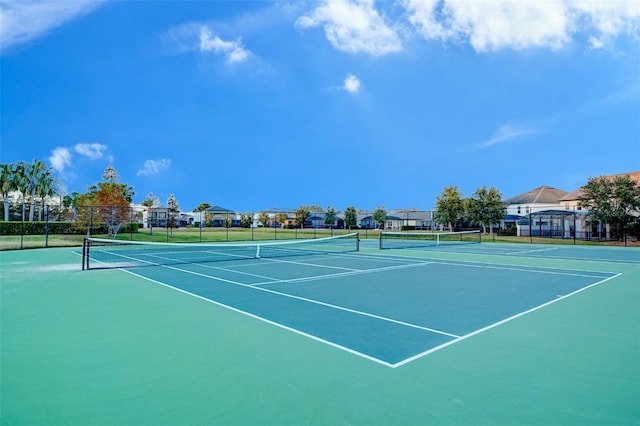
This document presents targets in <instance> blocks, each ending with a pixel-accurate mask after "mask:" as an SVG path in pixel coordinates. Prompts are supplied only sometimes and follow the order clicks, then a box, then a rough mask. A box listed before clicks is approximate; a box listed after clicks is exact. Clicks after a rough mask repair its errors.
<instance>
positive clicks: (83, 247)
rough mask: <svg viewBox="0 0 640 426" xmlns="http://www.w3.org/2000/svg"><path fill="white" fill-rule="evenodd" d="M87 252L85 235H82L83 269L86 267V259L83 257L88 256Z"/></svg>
mask: <svg viewBox="0 0 640 426" xmlns="http://www.w3.org/2000/svg"><path fill="white" fill-rule="evenodd" d="M88 252H89V248H88V247H87V237H84V238H83V239H82V270H83V271H84V270H85V269H86V267H85V262H86V260H85V259H87V257H88V256H87V255H88Z"/></svg>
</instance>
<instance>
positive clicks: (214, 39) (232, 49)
mask: <svg viewBox="0 0 640 426" xmlns="http://www.w3.org/2000/svg"><path fill="white" fill-rule="evenodd" d="M200 51H201V52H209V51H212V52H214V53H219V54H223V55H225V57H226V59H227V62H228V63H231V64H234V63H238V62H244V61H246V60H247V59H248V58H249V55H250V53H251V52H250V51H249V50H247V49H245V48H244V47H243V46H242V40H241V39H237V40H234V41H225V40H222V39H221V38H220V37H218V36H213V33H212V32H211V30H210V29H209V27H207V26H204V27H202V28H201V29H200Z"/></svg>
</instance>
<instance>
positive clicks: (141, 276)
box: [121, 269, 393, 368]
mask: <svg viewBox="0 0 640 426" xmlns="http://www.w3.org/2000/svg"><path fill="white" fill-rule="evenodd" d="M121 270H122V271H124V272H126V273H128V274H131V275H134V276H136V277H139V278H142V279H144V280H147V281H150V282H152V283H154V284H159V285H161V286H164V287H167V288H169V289H171V290H175V291H178V292H180V293H183V294H187V295H189V296H192V297H195V298H197V299H200V300H203V301H205V302H209V303H213V304H214V305H217V306H220V307H222V308H225V309H229V310H231V311H233V312H237V313H239V314H243V315H246V316H248V317H250V318H254V319H257V320H259V321H262V322H265V323H267V324H270V325H273V326H276V327H278V328H281V329H283V330H287V331H290V332H292V333H296V334H298V335H300V336H304V337H307V338H309V339H311V340H315V341H317V342H320V343H324V344H325V345H329V346H332V347H334V348H337V349H341V350H343V351H345V352H349V353H351V354H353V355H357V356H359V357H361V358H365V359H368V360H369V361H373V362H375V363H378V364H382V365H384V366H386V367H391V368H393V364H391V363H389V362H386V361H383V360H381V359H378V358H375V357H372V356H371V355H367V354H364V353H362V352H358V351H356V350H354V349H351V348H348V347H346V346H342V345H339V344H337V343H335V342H332V341H329V340H325V339H323V338H321V337H318V336H314V335H313V334H309V333H305V332H304V331H302V330H298V329H296V328H293V327H289V326H286V325H284V324H280V323H279V322H275V321H272V320H269V319H267V318H264V317H261V316H259V315H256V314H252V313H251V312H247V311H244V310H242V309H238V308H235V307H233V306H230V305H227V304H224V303H221V302H218V301H215V300H212V299H208V298H206V297H204V296H200V295H198V294H195V293H191V292H189V291H187V290H183V289H181V288H178V287H174V286H172V285H171V284H167V283H163V282H162V281H158V280H154V279H153V278H149V277H145V276H144V275H140V274H137V273H135V272H132V271H130V270H127V269H121Z"/></svg>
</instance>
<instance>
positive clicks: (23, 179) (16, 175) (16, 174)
mask: <svg viewBox="0 0 640 426" xmlns="http://www.w3.org/2000/svg"><path fill="white" fill-rule="evenodd" d="M28 167H29V165H28V164H27V163H25V162H24V161H18V162H17V163H14V165H13V179H12V182H13V190H14V191H17V192H19V193H20V198H21V200H22V220H24V219H25V203H26V201H27V198H26V197H27V191H28V189H29V179H28V178H27V169H28Z"/></svg>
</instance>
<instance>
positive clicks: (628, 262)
mask: <svg viewBox="0 0 640 426" xmlns="http://www.w3.org/2000/svg"><path fill="white" fill-rule="evenodd" d="M487 244H494V243H487ZM496 244H500V243H496ZM465 247H477V245H467V246H465ZM484 247H487V246H486V245H485V246H484ZM562 247H563V246H561V247H551V248H550V250H559V249H561V248H562ZM569 247H573V246H569ZM585 247H587V246H585ZM432 248H433V249H432ZM446 248H458V247H455V246H446V247H438V246H432V247H429V250H425V249H422V250H420V249H410V248H405V249H390V250H396V251H398V250H402V251H406V252H413V253H417V254H420V253H422V254H426V253H430V252H435V253H443V254H452V253H454V254H462V255H479V256H503V257H514V258H523V259H551V260H570V261H574V262H595V263H610V264H613V265H619V264H623V265H625V264H626V265H638V264H640V262H634V261H632V260H617V259H602V258H587V257H553V256H520V255H514V254H512V253H487V252H479V253H473V252H468V251H462V252H461V251H453V250H446ZM597 248H603V247H597ZM388 256H402V255H394V254H389V255H388Z"/></svg>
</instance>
